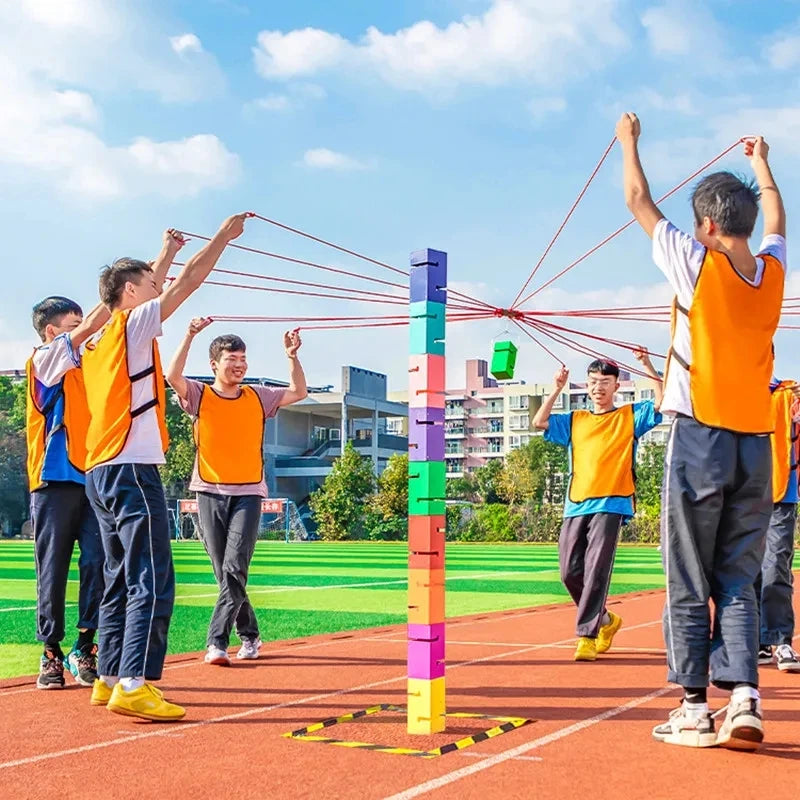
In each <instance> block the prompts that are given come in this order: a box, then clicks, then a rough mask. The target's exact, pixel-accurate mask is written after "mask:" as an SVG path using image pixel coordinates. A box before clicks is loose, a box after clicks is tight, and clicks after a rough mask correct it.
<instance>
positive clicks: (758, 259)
mask: <svg viewBox="0 0 800 800" xmlns="http://www.w3.org/2000/svg"><path fill="white" fill-rule="evenodd" d="M639 133H640V124H639V120H638V119H637V117H636V115H635V114H631V113H628V114H623V115H622V118H621V119H620V120H619V122H618V123H617V138H618V139H619V141H620V144H621V145H622V153H623V167H624V185H625V200H626V202H627V205H628V208H629V209H630V210H631V211H632V212H633V215H634V217H635V218H636V220H637V221H638V222H639V224H640V225H641V226H642V228H644V230H645V232H646V233H647V234H648V236H650V237H652V239H653V259H654V261H655V262H656V264H657V265H658V267H659V268H660V269H661V270H662V271H663V272H664V274H665V275H666V277H667V279H668V280H669V282H670V284H671V285H672V288H673V290H674V291H675V301H674V303H673V322H672V346H671V348H670V359H669V361H668V364H667V377H666V382H665V383H666V386H665V390H664V405H663V410H664V411H666V412H669V413H672V414H675V415H676V419H675V422H674V424H673V426H672V431H671V433H670V438H669V443H668V445H667V455H666V465H665V474H664V496H663V500H662V502H663V511H662V516H661V521H662V529H661V543H662V558H663V561H664V569H665V571H666V580H667V599H666V608H665V610H664V638H665V641H666V645H667V665H668V678H669V680H670V681H672V682H673V683H677V684H679V685H680V686H682V687H683V690H684V698H683V702H682V703H681V705H680V707H679V708H678V709H676V710H675V711H673V713H672V714H671V715H670V718H669V720H668V721H667V722H665V723H664V724H663V725H658V726H656V727H655V728H654V729H653V736H654V737H655V738H656V739H658V740H659V741H662V742H666V743H669V744H677V745H685V746H690V747H710V746H714V745H721V746H723V747H728V748H731V749H737V750H754V749H756V748H757V747H758V746H759V744H760V742H761V741H762V740H763V737H764V732H763V725H762V718H761V700H760V697H759V693H758V638H759V630H758V627H759V625H758V603H757V600H756V595H755V591H754V588H753V584H754V582H755V580H756V577H757V576H758V573H759V570H760V568H761V560H762V556H763V554H764V539H765V534H766V531H767V526H768V525H769V519H770V514H771V512H772V506H773V504H772V482H771V473H772V461H771V458H772V457H771V454H770V442H769V436H768V435H767V434H769V433H770V432H771V431H772V429H773V427H774V421H773V418H772V412H771V407H770V393H769V382H770V379H771V377H772V362H773V360H772V354H771V346H772V339H773V334H774V333H775V330H776V328H777V326H778V321H779V319H780V314H781V303H782V300H783V284H784V277H785V265H786V238H785V236H786V217H785V213H784V210H783V203H782V201H781V196H780V193H779V192H778V189H777V187H776V185H775V182H774V180H773V178H772V173H771V171H770V168H769V164H768V161H767V154H768V152H769V148H768V146H767V143H766V142H765V141H764V140H763V139H762V138H761V137H758V138H757V139H755V140H750V141H748V142H746V143H745V147H744V151H745V155H746V156H748V157H749V158H750V163H751V165H752V168H753V171H754V173H755V176H756V180H757V182H758V189H759V190H760V195H761V206H762V211H763V215H764V238H763V240H762V242H761V246H760V247H759V249H758V250H757V251H756V254H755V255H753V253H752V252H751V251H750V247H749V244H748V239H749V238H750V236H751V234H752V232H753V228H754V227H755V223H756V218H757V216H758V200H759V191H757V190H756V189H755V187H754V186H753V185H752V184H750V183H744V182H742V181H741V180H739V178H737V177H736V176H735V175H732V174H731V173H729V172H717V173H714V174H712V175H708V176H707V177H705V178H703V179H702V180H701V181H700V182H699V183H698V185H697V186H696V187H695V190H694V193H693V194H692V207H693V210H694V235H693V236H691V235H689V234H686V233H682V232H681V231H679V230H678V229H677V228H676V227H675V226H674V225H672V224H671V223H670V222H668V221H667V220H666V219H665V218H664V216H663V214H662V213H661V212H660V211H659V209H658V207H657V206H656V205H655V203H654V202H653V200H652V198H651V195H650V189H649V187H648V185H647V180H646V178H645V176H644V172H643V170H642V165H641V162H640V160H639V153H638V139H639ZM709 599H711V600H713V601H714V615H715V619H714V624H713V628H712V624H711V617H710V612H709ZM709 670H710V680H711V683H713V684H714V685H715V686H717V687H718V688H721V689H725V690H727V691H730V692H731V697H730V703H729V705H728V707H727V714H726V717H725V721H724V722H723V724H722V725H721V727H720V730H719V732H715V723H714V719H713V718H712V716H711V715H710V713H709V707H708V701H707V696H706V692H707V687H708V683H709Z"/></svg>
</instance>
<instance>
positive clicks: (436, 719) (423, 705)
mask: <svg viewBox="0 0 800 800" xmlns="http://www.w3.org/2000/svg"><path fill="white" fill-rule="evenodd" d="M445 724H446V720H445V692H444V678H436V679H435V680H432V681H426V680H423V679H422V678H409V679H408V732H409V733H422V734H430V733H442V731H444V729H445Z"/></svg>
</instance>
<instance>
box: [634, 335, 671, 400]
mask: <svg viewBox="0 0 800 800" xmlns="http://www.w3.org/2000/svg"><path fill="white" fill-rule="evenodd" d="M633 357H634V358H635V359H636V360H637V361H638V362H639V363H640V364H641V365H642V371H643V372H644V373H645V374H646V375H647V377H648V378H650V380H651V381H652V382H653V389H654V390H655V395H656V399H655V407H656V408H657V409H658V408H661V401H662V400H663V399H664V382H663V380H662V379H661V376H660V375H659V374H658V370H657V369H656V368H655V367H654V366H653V362H652V361H651V360H650V353H648V352H647V348H646V347H639V348H637V349H636V350H634V351H633Z"/></svg>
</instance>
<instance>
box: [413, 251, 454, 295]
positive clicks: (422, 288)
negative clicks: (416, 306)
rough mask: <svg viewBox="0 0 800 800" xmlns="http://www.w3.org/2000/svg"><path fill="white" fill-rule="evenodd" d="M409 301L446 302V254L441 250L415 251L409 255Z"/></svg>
mask: <svg viewBox="0 0 800 800" xmlns="http://www.w3.org/2000/svg"><path fill="white" fill-rule="evenodd" d="M408 291H409V300H410V301H411V302H412V303H416V302H418V301H420V300H432V301H433V302H434V303H446V302H447V253H443V252H442V251H441V250H430V249H426V250H416V251H415V252H413V253H412V254H411V270H410V272H409V283H408Z"/></svg>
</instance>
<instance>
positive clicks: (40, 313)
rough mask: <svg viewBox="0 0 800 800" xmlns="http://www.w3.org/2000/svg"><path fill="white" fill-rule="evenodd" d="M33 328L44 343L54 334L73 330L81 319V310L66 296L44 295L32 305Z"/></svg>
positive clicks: (50, 340) (50, 339) (51, 338)
mask: <svg viewBox="0 0 800 800" xmlns="http://www.w3.org/2000/svg"><path fill="white" fill-rule="evenodd" d="M31 321H32V322H33V329H34V330H35V331H36V333H38V334H39V337H40V338H41V340H42V341H43V342H44V343H45V344H46V343H48V342H52V341H53V339H55V338H56V336H60V335H61V334H62V333H68V332H69V331H72V330H75V328H77V327H78V325H80V324H81V322H82V321H83V310H82V309H81V307H80V306H79V305H78V304H77V303H76V302H75V301H74V300H70V299H69V298H68V297H58V296H55V295H54V296H53V297H45V299H44V300H42V301H41V303H37V304H36V305H35V306H34V307H33V313H32V314H31Z"/></svg>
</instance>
